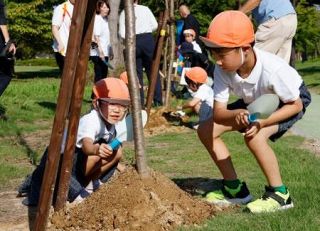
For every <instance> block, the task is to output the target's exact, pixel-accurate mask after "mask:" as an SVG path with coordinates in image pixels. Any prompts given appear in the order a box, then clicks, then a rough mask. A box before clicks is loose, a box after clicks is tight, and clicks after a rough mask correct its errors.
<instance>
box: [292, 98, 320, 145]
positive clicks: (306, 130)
mask: <svg viewBox="0 0 320 231" xmlns="http://www.w3.org/2000/svg"><path fill="white" fill-rule="evenodd" d="M291 130H292V132H293V133H295V134H297V135H301V136H304V137H306V138H310V139H315V140H317V141H320V95H316V94H312V102H311V104H310V105H309V107H308V108H307V111H306V114H305V115H304V116H303V118H302V119H301V120H300V121H298V122H297V123H296V124H295V125H294V127H293V128H292V129H291Z"/></svg>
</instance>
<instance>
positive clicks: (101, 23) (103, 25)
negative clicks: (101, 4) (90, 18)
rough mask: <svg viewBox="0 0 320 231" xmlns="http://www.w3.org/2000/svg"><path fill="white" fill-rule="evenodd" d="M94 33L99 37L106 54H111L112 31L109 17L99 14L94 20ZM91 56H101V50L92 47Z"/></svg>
mask: <svg viewBox="0 0 320 231" xmlns="http://www.w3.org/2000/svg"><path fill="white" fill-rule="evenodd" d="M93 35H94V36H97V37H99V39H100V44H101V46H102V47H101V48H102V51H103V54H104V56H109V50H110V46H111V45H110V31H109V24H108V20H107V18H103V17H102V16H101V15H99V14H97V15H96V17H95V20H94V27H93ZM90 56H99V50H98V48H97V49H91V50H90Z"/></svg>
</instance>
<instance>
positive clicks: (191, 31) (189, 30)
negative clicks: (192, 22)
mask: <svg viewBox="0 0 320 231" xmlns="http://www.w3.org/2000/svg"><path fill="white" fill-rule="evenodd" d="M186 34H191V35H192V36H193V37H194V38H195V37H196V32H195V31H194V30H193V29H187V30H184V31H183V35H186Z"/></svg>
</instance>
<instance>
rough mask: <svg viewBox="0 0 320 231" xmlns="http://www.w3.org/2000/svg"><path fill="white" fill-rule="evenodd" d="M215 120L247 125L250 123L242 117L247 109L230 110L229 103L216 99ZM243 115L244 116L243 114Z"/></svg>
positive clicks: (220, 122) (227, 123)
mask: <svg viewBox="0 0 320 231" xmlns="http://www.w3.org/2000/svg"><path fill="white" fill-rule="evenodd" d="M213 110H214V112H213V115H214V121H215V122H216V123H219V124H226V125H231V126H235V125H236V126H238V127H242V128H243V127H245V126H247V125H248V123H247V122H246V121H245V120H243V119H242V118H243V117H244V115H245V114H246V113H247V112H248V111H247V110H245V109H236V110H228V109H227V103H222V102H218V101H214V108H213ZM242 115H243V116H242Z"/></svg>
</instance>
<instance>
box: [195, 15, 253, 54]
mask: <svg viewBox="0 0 320 231" xmlns="http://www.w3.org/2000/svg"><path fill="white" fill-rule="evenodd" d="M200 39H201V40H202V41H203V42H204V44H205V45H206V46H207V47H211V48H219V47H228V48H235V47H241V46H243V45H247V44H250V43H252V42H253V41H254V30H253V25H252V23H251V21H250V19H249V18H248V16H247V15H245V14H244V13H243V12H241V11H237V10H227V11H224V12H221V13H220V14H218V15H217V16H216V17H214V19H213V20H212V21H211V23H210V26H209V28H208V33H207V37H200Z"/></svg>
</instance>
